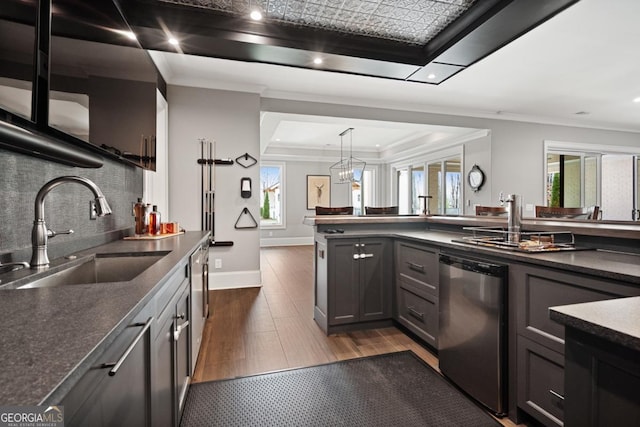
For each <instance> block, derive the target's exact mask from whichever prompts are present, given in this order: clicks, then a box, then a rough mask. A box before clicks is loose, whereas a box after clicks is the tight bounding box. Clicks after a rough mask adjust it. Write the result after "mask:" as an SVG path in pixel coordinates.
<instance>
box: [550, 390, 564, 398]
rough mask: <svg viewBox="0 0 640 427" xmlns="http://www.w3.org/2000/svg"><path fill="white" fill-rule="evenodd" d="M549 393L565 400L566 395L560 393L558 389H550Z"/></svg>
mask: <svg viewBox="0 0 640 427" xmlns="http://www.w3.org/2000/svg"><path fill="white" fill-rule="evenodd" d="M549 393H551V395H552V396H553V397H557V398H558V399H560V400H564V396H563V395H561V394H560V393H558V392H557V391H553V390H549Z"/></svg>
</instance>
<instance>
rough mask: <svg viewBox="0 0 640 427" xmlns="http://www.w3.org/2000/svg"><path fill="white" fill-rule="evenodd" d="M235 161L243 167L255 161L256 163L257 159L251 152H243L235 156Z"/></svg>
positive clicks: (247, 166) (249, 165)
mask: <svg viewBox="0 0 640 427" xmlns="http://www.w3.org/2000/svg"><path fill="white" fill-rule="evenodd" d="M236 163H237V164H239V165H240V166H242V167H243V168H249V167H251V166H253V165H255V164H256V163H258V160H256V158H255V157H253V156H252V155H251V154H249V153H244V154H243V155H242V156H239V157H237V158H236Z"/></svg>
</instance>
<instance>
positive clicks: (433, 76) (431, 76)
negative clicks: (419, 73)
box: [427, 73, 436, 80]
mask: <svg viewBox="0 0 640 427" xmlns="http://www.w3.org/2000/svg"><path fill="white" fill-rule="evenodd" d="M427 78H428V79H429V80H433V79H435V78H436V75H435V74H433V73H431V74H429V75H428V76H427Z"/></svg>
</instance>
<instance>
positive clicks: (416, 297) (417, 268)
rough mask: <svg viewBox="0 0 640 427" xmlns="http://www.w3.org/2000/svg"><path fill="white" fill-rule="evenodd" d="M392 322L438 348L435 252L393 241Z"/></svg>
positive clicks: (411, 244) (430, 248)
mask: <svg viewBox="0 0 640 427" xmlns="http://www.w3.org/2000/svg"><path fill="white" fill-rule="evenodd" d="M395 258H396V262H395V265H396V276H395V292H396V294H395V295H396V304H395V309H394V318H395V319H396V320H397V321H398V322H399V323H400V324H401V325H403V326H405V327H406V328H407V329H409V330H410V331H411V332H413V333H415V334H416V335H417V336H419V337H420V338H422V339H423V340H424V341H425V342H426V343H428V344H429V345H431V346H432V347H434V348H437V347H438V292H439V275H438V250H437V249H435V248H433V247H430V246H425V245H418V244H415V243H409V242H404V241H396V244H395Z"/></svg>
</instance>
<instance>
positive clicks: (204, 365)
mask: <svg viewBox="0 0 640 427" xmlns="http://www.w3.org/2000/svg"><path fill="white" fill-rule="evenodd" d="M261 270H262V283H263V286H262V287H261V288H245V289H230V290H218V291H210V292H209V294H210V315H209V319H208V320H207V322H206V324H205V329H204V336H203V341H202V348H201V350H200V355H199V357H198V363H197V365H196V370H195V373H194V377H193V381H194V382H199V381H211V380H217V379H223V378H233V377H239V376H246V375H254V374H260V373H265V372H271V371H277V370H282V369H290V368H298V367H305V366H313V365H318V364H322V363H328V362H333V361H337V360H344V359H351V358H356V357H363V356H370V355H375V354H383V353H389V352H394V351H403V350H412V351H413V352H414V353H416V354H417V355H418V356H419V357H420V358H422V359H423V360H424V361H425V362H427V363H428V364H429V365H431V366H432V367H434V368H435V369H436V370H437V369H438V360H437V358H436V357H435V356H434V355H433V354H432V353H430V352H429V351H427V350H426V349H425V348H424V347H423V346H421V345H420V344H418V343H417V342H415V341H413V340H412V339H411V338H410V337H408V336H407V335H405V334H404V333H402V332H401V331H400V330H398V329H397V328H394V327H390V328H383V329H372V330H367V331H359V332H351V333H344V334H336V335H332V336H326V335H325V334H324V333H323V332H322V331H321V330H320V328H318V326H317V325H316V324H315V322H314V320H313V247H312V246H291V247H275V248H263V249H262V250H261ZM501 422H502V424H503V425H505V426H514V425H515V424H513V423H511V422H510V421H509V420H501Z"/></svg>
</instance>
